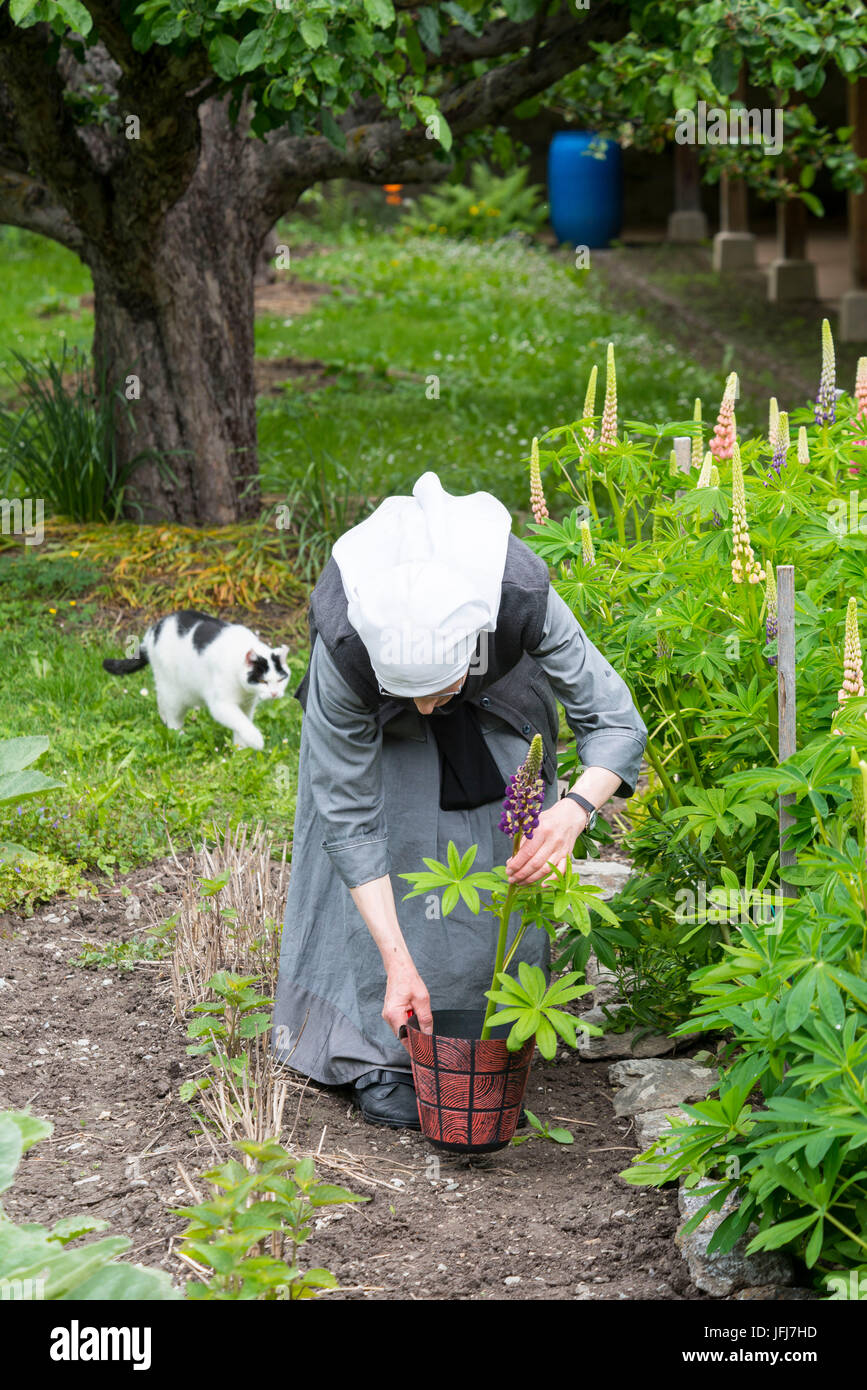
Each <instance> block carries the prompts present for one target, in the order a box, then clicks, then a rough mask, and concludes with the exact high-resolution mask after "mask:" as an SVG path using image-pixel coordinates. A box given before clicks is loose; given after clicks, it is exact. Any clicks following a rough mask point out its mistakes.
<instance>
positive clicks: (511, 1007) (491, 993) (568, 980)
mask: <svg viewBox="0 0 867 1390" xmlns="http://www.w3.org/2000/svg"><path fill="white" fill-rule="evenodd" d="M518 976H519V980H520V983H519V980H515V979H513V978H512V977H511V976H510V975H506V974H505V973H503V972H501V973H499V974H498V975H497V977H496V980H497V983H498V984H499V986H500V988H499V989H489V990H487V991H486V997H487V998H488V999H493V1001H494V1003H495V1004H499V1005H501V1007H500V1008H499V1009H498V1010H497V1012H496V1014H495V1015H494V1021H495V1023H496V1024H497V1025H499V1024H506V1023H511V1024H513V1025H514V1026H513V1028H512V1031H511V1032H510V1034H509V1036H508V1038H507V1039H506V1046H507V1047H508V1048H509V1051H510V1052H516V1051H517V1050H518V1049H519V1048H521V1047H523V1045H524V1043H525V1042H526V1041H527V1039H528V1038H532V1037H533V1036H535V1038H536V1043H537V1046H538V1048H539V1051H540V1052H541V1054H542V1056H543V1057H544V1058H545V1059H546V1060H547V1061H549V1062H550V1061H551V1060H552V1059H553V1058H554V1056H555V1054H556V1052H557V1039H558V1037H559V1038H561V1039H562V1040H563V1042H565V1043H567V1044H568V1046H569V1047H577V1046H578V1037H577V1032H578V1028H579V1027H580V1028H581V1030H582V1032H584V1033H585V1034H588V1035H593V1034H596V1035H597V1036H598V1035H600V1034H601V1032H602V1029H601V1028H597V1027H595V1025H594V1024H592V1023H585V1022H584V1021H583V1019H576V1018H575V1016H574V1015H573V1014H569V1013H566V1012H565V1010H564V1009H562V1008H560V1007H558V1006H559V1005H561V1004H568V1003H571V1002H572V1000H573V999H579V998H580V997H581V995H582V994H586V993H587V992H588V990H589V989H590V986H589V985H581V986H578V987H577V988H576V986H575V981H576V980H577V979H578V978H579V975H578V972H577V971H573V972H571V973H570V974H567V975H561V977H560V978H559V979H558V980H555V981H554V983H553V984H551V985H548V986H547V988H546V984H545V972H544V971H543V970H542V969H540V967H539V966H538V965H528V964H527V962H526V961H523V960H522V961H519V962H518Z"/></svg>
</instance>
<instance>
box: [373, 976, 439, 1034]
mask: <svg viewBox="0 0 867 1390" xmlns="http://www.w3.org/2000/svg"><path fill="white" fill-rule="evenodd" d="M386 978H387V981H388V983H387V984H386V987H385V1003H384V1004H383V1006H382V1016H383V1018H384V1019H385V1021H386V1023H387V1024H388V1026H389V1028H390V1029H391V1030H392V1032H393V1033H394V1034H395V1036H397V1034H398V1031H399V1030H400V1028H402V1027H403V1025H404V1024H405V1023H406V1021H407V1016H408V1014H409V1011H410V1009H412V1011H413V1013H414V1014H415V1015H416V1017H417V1018H418V1022H419V1027H420V1028H421V1031H422V1032H423V1033H432V1032H433V1016H432V1014H431V1009H430V995H429V994H428V992H427V989H426V988H425V983H424V980H423V979H422V978H421V976H420V975H419V973H418V971H417V970H416V968H415V966H414V965H413V963H412V961H411V960H410V961H406V962H402V963H401V964H399V965H393V966H392V967H391V969H390V970H389V971H388V974H387V977H386Z"/></svg>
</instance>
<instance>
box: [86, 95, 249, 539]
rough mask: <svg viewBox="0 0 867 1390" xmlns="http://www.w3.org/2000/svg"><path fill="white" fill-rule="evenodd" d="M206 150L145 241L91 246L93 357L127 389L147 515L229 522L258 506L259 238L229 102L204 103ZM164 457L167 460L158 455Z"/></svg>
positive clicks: (136, 497)
mask: <svg viewBox="0 0 867 1390" xmlns="http://www.w3.org/2000/svg"><path fill="white" fill-rule="evenodd" d="M201 124H202V150H201V154H200V158H199V161H198V164H197V167H196V173H195V175H194V177H193V179H192V181H191V182H190V184H189V186H188V187H187V189H186V191H185V193H184V194H183V196H182V197H181V198H180V199H179V201H178V202H176V203H175V204H174V206H173V207H171V208H170V209H169V211H168V212H167V213H166V215H165V216H164V218H163V220H162V222H161V223H160V224H159V225H158V227H157V228H156V229H155V232H154V235H153V236H152V237H151V239H150V240H149V241H148V243H147V244H146V245H142V244H141V242H140V241H138V240H136V242H135V247H134V251H133V238H135V237H136V229H135V227H129V228H125V227H121V228H120V229H119V235H117V236H116V237H114V238H113V239H112V240H111V241H110V242H109V243H108V244H107V245H102V246H90V247H88V249H87V252H86V255H85V259H86V260H87V261H88V264H89V265H90V268H91V271H92V274H93V284H94V298H95V330H94V362H95V366H96V369H97V371H100V370H102V369H103V368H104V369H105V370H106V374H107V380H108V383H109V384H111V385H114V386H120V387H121V388H122V389H123V390H124V394H125V395H126V396H127V399H128V400H129V406H128V409H126V410H124V409H122V408H119V409H118V414H117V423H118V429H119V434H120V441H119V442H120V445H121V457H122V458H124V459H130V458H133V457H135V456H136V455H138V454H140V453H142V452H143V451H147V452H148V453H149V455H150V457H149V458H148V459H147V460H146V461H144V462H143V463H142V464H141V466H140V467H139V468H138V469H137V470H136V472H135V474H134V476H133V479H132V480H131V482H130V484H129V487H128V492H127V507H126V508H125V509H126V510H127V512H128V514H129V515H130V516H134V517H137V518H139V519H141V520H144V521H154V520H166V521H182V522H185V523H187V524H191V525H225V524H227V523H229V522H232V521H236V520H238V519H240V518H241V517H244V516H249V515H251V514H252V513H253V512H254V511H255V509H256V495H255V479H256V474H257V457H256V409H255V389H254V382H253V324H254V319H253V280H254V272H255V266H256V260H257V256H258V253H259V247H260V243H259V239H258V237H257V236H256V235H255V234H254V233H253V232H252V230H251V228H250V227H249V225H248V221H247V218H246V215H245V210H244V207H243V201H244V192H245V179H244V172H245V155H246V146H247V140H246V136H245V134H244V132H243V130H241V129H240V128H239V129H238V130H235V131H233V130H232V128H231V126H230V125H229V123H228V120H227V119H226V116H225V112H224V111H223V109H222V104H220V103H214V102H210V103H208V106H207V108H205V107H203V108H202V111H201ZM158 459H159V460H162V461H163V462H164V466H163V468H161V467H160V465H159V463H158V462H157V460H158Z"/></svg>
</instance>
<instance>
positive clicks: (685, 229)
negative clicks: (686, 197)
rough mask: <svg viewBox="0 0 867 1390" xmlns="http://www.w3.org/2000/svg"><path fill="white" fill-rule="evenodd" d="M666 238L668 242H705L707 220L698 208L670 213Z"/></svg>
mask: <svg viewBox="0 0 867 1390" xmlns="http://www.w3.org/2000/svg"><path fill="white" fill-rule="evenodd" d="M667 236H668V240H669V241H680V242H684V241H706V240H707V218H706V217H705V215H704V213H703V212H702V211H701V210H700V209H699V208H695V209H693V210H690V211H684V210H679V211H677V212H672V213H670V214H669V218H668V233H667Z"/></svg>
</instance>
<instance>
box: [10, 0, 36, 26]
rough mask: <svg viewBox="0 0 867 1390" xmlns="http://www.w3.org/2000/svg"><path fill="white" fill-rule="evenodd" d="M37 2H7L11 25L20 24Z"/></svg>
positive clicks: (20, 0)
mask: <svg viewBox="0 0 867 1390" xmlns="http://www.w3.org/2000/svg"><path fill="white" fill-rule="evenodd" d="M38 4H39V0H9V17H10V19H11V20H12V23H13V24H22V23H23V21H24V20H25V19H26V18H27V16H28V15H29V14H30V13H31V11H32V10H35V9H36V6H37V5H38Z"/></svg>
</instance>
